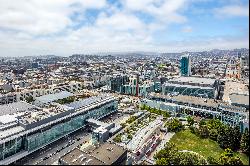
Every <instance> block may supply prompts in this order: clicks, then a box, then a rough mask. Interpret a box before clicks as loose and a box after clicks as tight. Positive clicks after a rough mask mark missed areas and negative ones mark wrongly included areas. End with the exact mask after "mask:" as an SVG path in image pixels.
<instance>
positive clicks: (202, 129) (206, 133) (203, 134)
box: [199, 125, 209, 138]
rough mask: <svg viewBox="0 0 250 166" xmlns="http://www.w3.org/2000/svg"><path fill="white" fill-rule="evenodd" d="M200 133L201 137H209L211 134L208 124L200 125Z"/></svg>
mask: <svg viewBox="0 0 250 166" xmlns="http://www.w3.org/2000/svg"><path fill="white" fill-rule="evenodd" d="M199 134H200V137H201V138H207V137H208V136H209V131H208V128H207V126H206V125H202V126H200V127H199Z"/></svg>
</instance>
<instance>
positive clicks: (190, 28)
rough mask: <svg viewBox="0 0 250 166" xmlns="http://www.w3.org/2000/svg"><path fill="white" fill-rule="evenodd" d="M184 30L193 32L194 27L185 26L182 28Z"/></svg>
mask: <svg viewBox="0 0 250 166" xmlns="http://www.w3.org/2000/svg"><path fill="white" fill-rule="evenodd" d="M182 32H185V33H190V32H193V28H192V27H191V26H185V27H183V28H182Z"/></svg>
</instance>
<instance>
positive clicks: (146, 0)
mask: <svg viewBox="0 0 250 166" xmlns="http://www.w3.org/2000/svg"><path fill="white" fill-rule="evenodd" d="M248 19H249V0H8V1H6V0H0V56H1V57H9V56H33V55H34V56H37V55H48V54H50V55H51V54H53V55H59V56H70V55H72V54H77V53H80V54H90V53H99V52H133V51H145V52H183V51H204V50H211V49H234V48H249V37H248V36H249V21H248Z"/></svg>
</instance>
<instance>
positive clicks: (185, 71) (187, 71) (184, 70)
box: [180, 55, 191, 76]
mask: <svg viewBox="0 0 250 166" xmlns="http://www.w3.org/2000/svg"><path fill="white" fill-rule="evenodd" d="M180 62H181V68H180V71H181V75H182V76H191V58H190V56H189V55H184V56H182V57H181V61H180Z"/></svg>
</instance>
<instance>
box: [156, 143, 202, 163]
mask: <svg viewBox="0 0 250 166" xmlns="http://www.w3.org/2000/svg"><path fill="white" fill-rule="evenodd" d="M154 158H155V159H156V165H205V164H206V161H205V159H203V158H201V157H200V156H199V155H197V154H194V153H190V152H178V149H177V148H176V146H175V145H174V144H173V143H169V142H168V143H166V145H165V147H164V149H162V150H160V151H159V152H158V153H156V154H155V156H154Z"/></svg>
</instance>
